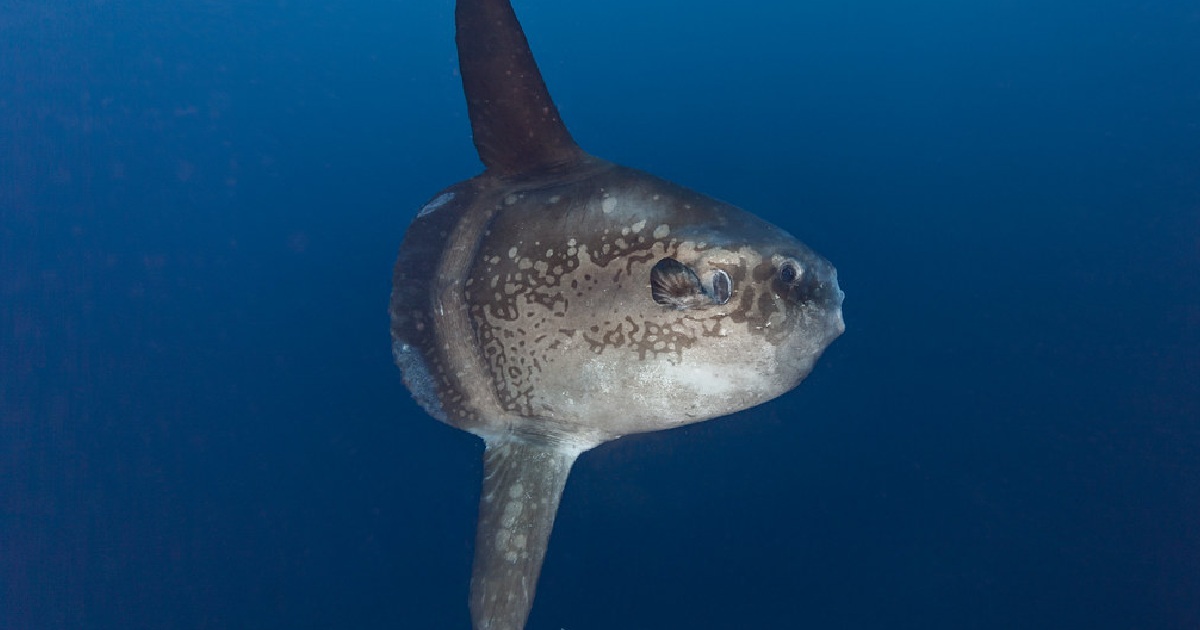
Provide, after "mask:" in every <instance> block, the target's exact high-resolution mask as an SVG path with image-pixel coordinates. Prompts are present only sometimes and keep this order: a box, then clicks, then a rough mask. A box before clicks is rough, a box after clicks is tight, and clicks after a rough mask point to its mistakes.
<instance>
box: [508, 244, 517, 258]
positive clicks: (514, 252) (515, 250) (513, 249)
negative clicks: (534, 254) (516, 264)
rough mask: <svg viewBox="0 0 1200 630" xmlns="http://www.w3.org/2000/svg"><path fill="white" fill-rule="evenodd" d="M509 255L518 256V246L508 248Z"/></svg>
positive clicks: (510, 256) (511, 256)
mask: <svg viewBox="0 0 1200 630" xmlns="http://www.w3.org/2000/svg"><path fill="white" fill-rule="evenodd" d="M508 257H509V258H516V257H517V248H516V247H510V248H508Z"/></svg>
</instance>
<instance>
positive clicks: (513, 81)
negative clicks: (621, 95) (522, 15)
mask: <svg viewBox="0 0 1200 630" xmlns="http://www.w3.org/2000/svg"><path fill="white" fill-rule="evenodd" d="M454 18H455V23H456V32H455V41H456V42H457V43H458V65H459V69H460V71H461V73H462V81H463V90H464V91H465V92H466V95H467V113H468V114H469V115H470V117H471V129H472V131H473V134H474V138H475V149H476V150H477V151H478V152H479V159H480V160H482V161H483V165H484V166H485V167H486V168H487V169H488V171H490V172H493V173H497V174H499V175H519V174H525V173H534V172H537V171H542V170H547V169H552V168H555V167H559V166H562V165H565V164H570V163H572V162H575V161H576V160H578V159H579V158H580V157H582V156H583V152H582V151H581V150H580V148H579V146H578V145H576V144H575V140H573V139H572V138H571V134H570V133H569V132H568V131H567V128H566V126H565V125H563V123H562V120H561V119H560V118H559V116H558V108H556V107H555V106H554V101H552V100H550V92H549V91H547V90H546V84H545V83H544V82H543V81H542V74H541V72H539V71H538V67H537V63H536V62H534V60H533V53H532V52H530V50H529V43H528V42H527V41H526V40H525V33H524V32H523V31H522V30H521V24H520V23H519V22H517V16H516V13H514V12H513V8H512V4H511V3H510V2H509V0H458V3H457V6H456V7H455V11H454Z"/></svg>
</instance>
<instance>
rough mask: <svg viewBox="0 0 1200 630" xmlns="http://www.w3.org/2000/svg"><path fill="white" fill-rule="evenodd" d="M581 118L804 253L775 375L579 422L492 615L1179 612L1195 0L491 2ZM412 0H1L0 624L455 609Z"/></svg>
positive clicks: (429, 133) (460, 509)
mask: <svg viewBox="0 0 1200 630" xmlns="http://www.w3.org/2000/svg"><path fill="white" fill-rule="evenodd" d="M516 8H517V11H518V13H519V15H520V16H521V18H522V20H523V23H524V25H525V28H526V31H527V33H528V35H529V38H530V41H531V43H532V45H533V47H534V52H535V54H536V55H537V56H538V59H539V61H540V63H541V67H542V69H543V72H544V74H545V77H546V80H547V83H548V84H549V86H550V89H551V92H552V94H553V95H554V96H555V98H556V100H557V102H558V105H559V108H560V110H561V112H562V115H563V117H564V119H565V120H566V121H567V123H568V125H569V126H570V128H571V130H572V132H573V133H574V134H575V137H576V139H577V140H578V141H579V142H580V144H581V145H582V146H583V147H584V148H585V149H587V150H589V151H590V152H592V153H594V154H596V155H599V156H602V157H605V158H608V159H611V160H614V161H617V162H621V163H624V164H627V165H629V166H634V167H638V168H643V169H646V170H649V171H651V172H654V173H656V174H658V175H661V176H664V177H667V178H669V179H672V180H675V181H677V182H679V183H682V184H684V185H688V186H691V187H693V188H696V189H698V190H700V191H702V192H706V193H708V194H711V195H714V196H716V197H719V198H722V199H725V200H728V201H730V202H732V203H735V204H738V205H741V206H743V207H745V208H747V209H749V210H751V211H754V212H756V213H758V214H760V215H761V216H763V217H765V218H767V219H768V220H770V221H772V222H775V223H777V224H778V225H780V226H782V227H783V228H785V229H787V230H788V231H790V232H792V233H793V234H795V235H797V236H798V237H800V238H801V239H802V240H805V241H806V242H808V243H809V244H810V245H812V246H813V247H814V248H815V249H817V250H818V251H820V252H821V253H823V254H824V255H826V256H827V257H828V258H829V259H830V260H832V261H833V262H834V263H835V264H836V265H837V266H838V268H839V273H840V279H841V283H842V287H843V288H844V290H845V291H846V296H847V297H846V303H845V317H846V322H847V331H846V334H845V335H844V336H843V337H842V338H841V339H839V340H838V341H837V342H835V343H834V345H833V346H832V347H831V348H830V350H829V351H828V352H827V353H826V355H825V356H824V357H823V358H822V359H821V361H820V362H819V364H818V366H817V369H816V371H815V372H814V373H813V375H812V376H811V377H810V378H809V379H808V380H807V381H806V382H805V383H804V384H802V385H801V386H800V387H799V388H798V389H797V390H796V391H793V392H791V393H789V394H787V395H786V396H784V397H782V398H780V399H778V400H776V401H774V402H772V403H770V404H767V405H764V406H762V407H760V408H757V409H754V410H751V411H747V412H743V413H740V414H737V415H735V416H732V417H729V418H725V419H721V420H717V421H712V422H708V423H702V424H699V425H694V426H691V427H688V428H685V429H682V430H676V431H671V432H667V433H660V434H652V435H645V436H639V437H631V438H626V439H622V440H619V441H617V442H614V443H610V444H607V445H605V446H602V447H600V448H598V449H596V450H595V451H593V452H590V453H588V454H585V455H584V456H583V457H582V458H581V459H580V460H579V462H578V464H577V465H576V467H575V470H574V473H573V475H572V478H571V480H570V482H569V484H568V486H567V490H566V493H565V495H564V499H563V503H562V508H561V510H560V512H559V517H558V522H557V526H556V529H555V532H554V535H553V538H552V540H551V546H550V551H549V555H548V556H547V560H546V565H545V569H544V571H543V574H542V580H541V585H540V588H539V593H538V599H537V601H536V603H535V606H534V610H533V615H532V618H531V621H530V624H529V628H530V630H558V629H560V628H564V629H566V630H589V629H597V630H598V629H606V630H607V629H618V628H619V629H643V628H646V629H649V628H689V629H693V628H705V629H708V628H713V629H726V628H729V629H733V628H871V629H876V628H911V629H922V630H925V629H935V628H937V629H941V628H945V629H961V628H978V629H1011V628H1054V629H1060V628H1089V629H1090V628H1114V629H1117V628H1119V629H1133V628H1146V629H1180V630H1184V629H1195V628H1200V5H1198V4H1196V3H1195V2H1185V1H1174V2H1170V1H1164V2H1153V1H1150V0H1141V1H1117V0H1089V1H1083V0H1077V1H1061V2H1056V1H1053V0H1051V1H1049V2H1045V1H1042V2H1037V1H1034V0H983V1H981V2H972V3H964V2H914V3H896V2H883V1H881V0H848V1H847V0H841V1H836V2H835V1H832V0H818V1H813V2H809V1H804V2H797V1H794V0H793V1H787V2H784V1H781V0H772V1H768V2H742V3H732V4H731V3H715V2H684V1H682V0H639V1H638V2H631V1H629V0H609V1H607V2H595V1H591V2H575V1H568V0H559V1H551V0H520V1H519V2H517V4H516ZM452 13H453V5H452V2H450V1H449V0H430V1H426V0H404V1H403V2H397V1H391V2H355V3H349V2H347V3H334V2H328V1H322V2H299V1H294V0H289V1H283V0H281V1H278V2H270V3H248V2H232V1H228V0H225V1H215V0H209V1H201V0H180V1H178V2H157V1H155V2H151V1H149V0H107V1H84V0H63V1H60V2H43V1H37V2H34V1H33V0H7V2H6V3H5V5H4V7H3V10H2V11H0V213H2V214H0V221H2V222H0V352H2V354H0V369H2V373H0V628H3V629H5V630H9V629H13V630H16V629H22V630H23V629H31V630H41V629H52V628H72V629H74V628H84V629H93V628H94V629H110V628H112V629H118V628H119V629H139V628H204V629H216V628H289V629H290V628H356V629H357V628H364V629H365V628H413V629H425V628H430V629H442V628H467V627H468V625H469V621H468V613H467V607H466V592H467V580H468V576H469V572H470V562H471V549H472V544H473V536H474V514H475V509H476V501H477V498H478V483H479V475H480V468H481V465H480V461H479V458H480V454H481V452H482V446H481V443H479V442H478V441H477V440H476V439H475V438H473V437H470V436H469V435H467V434H465V433H461V432H458V431H457V430H454V429H452V428H449V427H446V426H443V425H440V424H438V423H437V422H435V421H433V420H431V419H430V418H429V417H427V416H426V415H425V414H424V413H422V412H421V411H420V409H419V408H418V407H417V405H416V404H415V403H414V402H413V401H412V399H411V398H410V396H409V395H408V393H407V392H406V390H404V388H403V385H402V384H401V382H400V378H399V375H398V371H397V370H396V369H395V367H394V366H393V365H392V363H391V357H390V346H389V339H388V319H387V300H388V292H389V283H390V272H391V265H392V263H393V261H394V257H395V253H396V250H397V247H398V245H399V243H400V240H401V238H402V235H403V232H404V229H405V226H406V225H407V224H408V222H409V221H410V220H411V218H412V217H413V216H414V215H415V212H416V209H417V208H418V207H419V206H420V205H421V204H422V203H423V202H425V201H426V200H427V199H428V198H429V197H430V196H432V195H433V194H434V193H435V192H436V191H437V190H439V189H440V188H442V187H444V186H446V185H448V184H450V183H453V182H455V181H458V180H461V179H464V178H466V177H469V176H471V175H473V174H475V173H476V172H478V171H479V170H480V165H479V164H478V161H477V159H476V157H475V154H474V151H473V147H472V145H471V139H470V129H469V124H468V122H467V120H466V115H465V106H464V103H463V99H462V95H461V90H460V85H459V80H458V77H457V75H456V65H455V53H454V48H453V24H452Z"/></svg>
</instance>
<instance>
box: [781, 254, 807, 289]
mask: <svg viewBox="0 0 1200 630" xmlns="http://www.w3.org/2000/svg"><path fill="white" fill-rule="evenodd" d="M803 273H804V270H803V269H802V268H801V267H800V263H797V262H796V261H794V260H785V261H783V264H782V265H780V266H779V279H780V280H782V281H783V282H785V283H787V284H791V283H793V282H795V281H796V279H797V278H799V277H800V276H801V275H803Z"/></svg>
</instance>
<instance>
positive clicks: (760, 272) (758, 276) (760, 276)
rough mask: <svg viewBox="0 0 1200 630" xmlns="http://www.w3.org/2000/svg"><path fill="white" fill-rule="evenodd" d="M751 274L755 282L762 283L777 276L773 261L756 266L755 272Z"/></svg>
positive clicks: (765, 261) (766, 261)
mask: <svg viewBox="0 0 1200 630" xmlns="http://www.w3.org/2000/svg"><path fill="white" fill-rule="evenodd" d="M751 273H752V274H753V277H754V280H755V282H762V281H764V280H766V279H767V278H770V277H771V276H773V275H775V265H772V264H771V261H769V260H764V261H763V262H761V263H759V264H757V265H755V266H754V271H753V272H751Z"/></svg>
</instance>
